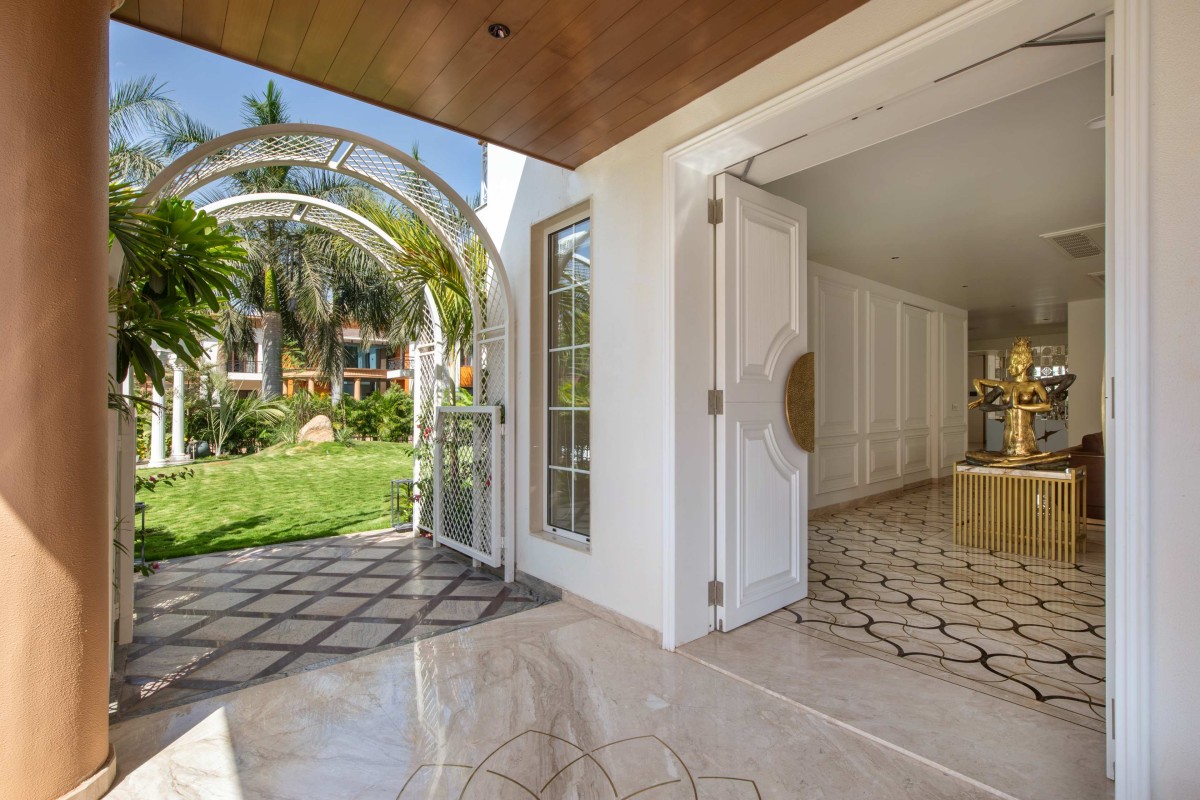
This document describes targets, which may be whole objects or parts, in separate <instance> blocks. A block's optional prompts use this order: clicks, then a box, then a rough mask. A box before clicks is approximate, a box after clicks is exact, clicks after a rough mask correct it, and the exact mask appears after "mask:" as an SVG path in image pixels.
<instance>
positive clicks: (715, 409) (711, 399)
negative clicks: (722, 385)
mask: <svg viewBox="0 0 1200 800" xmlns="http://www.w3.org/2000/svg"><path fill="white" fill-rule="evenodd" d="M708 413H709V416H713V417H715V416H717V415H718V414H724V413H725V392H724V391H722V390H721V389H709V390H708Z"/></svg>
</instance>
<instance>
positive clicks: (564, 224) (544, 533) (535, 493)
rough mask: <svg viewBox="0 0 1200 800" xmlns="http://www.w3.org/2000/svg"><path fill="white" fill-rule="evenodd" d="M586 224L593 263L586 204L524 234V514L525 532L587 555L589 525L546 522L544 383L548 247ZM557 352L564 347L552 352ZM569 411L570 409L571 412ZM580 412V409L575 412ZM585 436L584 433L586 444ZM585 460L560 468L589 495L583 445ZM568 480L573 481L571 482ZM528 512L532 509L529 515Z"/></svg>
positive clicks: (591, 282)
mask: <svg viewBox="0 0 1200 800" xmlns="http://www.w3.org/2000/svg"><path fill="white" fill-rule="evenodd" d="M585 220H586V221H587V222H588V233H589V242H588V246H589V252H590V259H591V262H592V263H593V264H594V263H595V254H596V245H595V219H594V217H593V215H592V208H591V203H590V202H587V201H585V202H583V203H580V204H579V205H576V206H573V207H571V208H569V209H567V210H566V211H563V212H561V213H559V214H556V215H555V216H553V217H549V218H547V219H545V220H542V221H541V222H539V223H537V224H535V225H534V226H532V229H531V236H530V254H531V256H532V257H531V258H530V267H531V280H530V290H531V291H530V301H531V302H530V310H531V312H532V313H531V315H530V317H531V320H535V322H534V323H533V324H532V325H531V326H530V328H531V335H530V351H531V352H530V367H531V373H532V374H531V385H530V419H531V420H537V422H536V423H534V424H533V425H531V427H530V460H529V474H530V484H531V485H530V515H529V529H530V533H531V534H533V535H534V536H538V537H540V538H544V539H548V540H550V541H554V542H556V543H558V544H562V545H566V546H568V547H571V548H573V549H576V550H581V551H583V552H590V551H591V541H592V529H591V526H590V525H589V531H588V533H587V534H581V533H577V532H575V531H572V530H569V529H565V528H559V527H557V526H554V525H551V524H550V503H549V492H550V473H551V465H550V448H549V441H550V439H549V435H550V414H551V410H552V408H551V405H550V397H549V392H548V390H547V389H548V385H549V380H550V359H551V347H550V340H549V336H550V297H551V292H550V288H549V284H550V267H551V260H550V243H551V238H552V237H553V236H554V235H555V234H556V233H559V232H561V231H562V230H564V229H566V228H569V227H571V226H572V225H575V224H577V223H579V222H583V221H585ZM587 286H589V288H590V289H591V294H592V296H593V297H594V291H595V288H594V287H595V275H594V273H592V272H591V271H590V270H589V274H588V281H587ZM594 334H595V328H594V326H593V325H591V324H589V326H588V338H587V345H586V347H587V352H588V354H589V359H588V361H589V364H588V374H589V381H590V377H591V374H592V372H593V371H594V368H595V360H594V354H593V351H594V348H595V338H594ZM555 349H556V350H563V349H567V348H555ZM570 349H571V350H577V349H579V346H578V345H576V344H574V343H572V345H571V346H570ZM590 402H591V401H590V398H589V405H588V406H587V407H586V410H587V413H588V417H589V419H588V428H589V432H590V430H591V427H592V419H591V417H592V406H591V405H590ZM574 408H575V407H574V406H573V407H572V409H574ZM580 410H582V409H580ZM590 440H591V436H590V433H589V441H590ZM589 451H590V452H589V459H588V469H587V470H578V469H576V468H575V467H574V466H573V465H572V466H571V467H570V468H568V469H564V470H563V471H568V472H569V474H570V475H572V476H575V475H577V474H580V473H583V474H586V475H587V476H588V477H587V481H588V488H589V496H590V494H591V483H592V481H591V476H592V473H593V469H592V467H591V464H592V461H593V459H594V457H595V448H594V447H592V446H591V445H590V444H589ZM572 480H574V478H572ZM534 509H538V510H537V511H534Z"/></svg>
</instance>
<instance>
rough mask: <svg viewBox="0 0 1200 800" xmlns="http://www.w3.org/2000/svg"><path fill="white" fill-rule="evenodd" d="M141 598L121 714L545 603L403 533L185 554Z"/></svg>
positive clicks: (125, 658)
mask: <svg viewBox="0 0 1200 800" xmlns="http://www.w3.org/2000/svg"><path fill="white" fill-rule="evenodd" d="M134 594H135V599H134V613H135V620H134V628H133V644H132V645H129V646H128V647H126V648H123V651H122V653H121V656H120V657H119V659H118V662H119V664H123V668H122V669H121V670H119V678H118V683H117V685H116V687H115V689H116V692H115V693H116V697H115V698H114V703H115V708H114V710H115V712H116V714H117V715H118V716H124V715H126V714H130V713H135V712H143V711H147V710H151V709H155V708H162V707H164V706H167V705H175V704H177V703H180V702H185V701H188V700H192V699H195V697H196V696H197V695H200V694H207V693H211V692H217V691H223V690H229V689H232V688H236V687H237V686H239V685H241V684H243V683H245V682H247V681H252V680H259V679H261V678H266V677H270V676H272V675H275V676H278V675H282V674H286V673H288V672H294V671H296V670H300V669H303V668H305V667H308V666H311V665H313V664H320V663H322V662H327V661H330V660H336V659H339V658H347V657H350V656H353V655H355V654H358V653H362V652H364V651H367V650H372V649H374V648H377V647H386V646H389V645H394V644H399V643H401V642H407V641H411V640H413V639H419V638H424V637H426V636H433V635H436V634H438V633H442V632H444V631H447V630H452V629H454V628H460V627H462V626H464V625H470V624H473V623H475V622H480V621H483V620H486V619H492V618H495V617H501V616H505V615H507V614H512V613H514V612H517V611H522V610H524V609H528V608H533V607H534V606H536V605H540V604H541V603H542V602H543V601H542V599H541V598H539V597H537V596H535V595H534V594H533V593H532V592H530V591H529V590H527V589H525V588H524V587H521V586H514V585H512V584H506V583H504V582H502V581H500V580H499V579H497V578H495V577H493V576H491V575H489V574H487V573H484V572H480V571H478V570H474V569H472V568H471V567H469V566H467V565H465V564H463V563H461V562H460V561H458V560H456V559H455V558H453V557H451V556H450V555H449V552H448V551H446V550H445V549H444V548H436V547H434V546H433V544H432V542H430V541H428V540H427V539H422V538H420V537H415V536H413V535H412V534H410V533H396V532H393V531H382V532H372V533H355V534H349V535H347V536H337V537H332V538H327V539H317V540H312V541H307V542H295V543H290V544H281V545H271V546H268V547H258V548H253V549H249V550H237V551H232V552H229V553H219V554H215V555H213V554H210V555H204V556H193V557H191V558H180V559H174V560H172V561H167V562H163V563H162V565H161V567H160V569H159V571H158V572H157V573H156V574H154V575H152V576H150V577H147V578H140V579H138V581H137V584H136V587H135V591H134Z"/></svg>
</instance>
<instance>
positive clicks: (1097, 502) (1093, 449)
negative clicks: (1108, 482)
mask: <svg viewBox="0 0 1200 800" xmlns="http://www.w3.org/2000/svg"><path fill="white" fill-rule="evenodd" d="M1062 452H1064V453H1068V454H1069V455H1070V456H1071V466H1072V467H1087V515H1088V518H1090V519H1104V436H1103V434H1099V433H1089V434H1088V435H1087V436H1084V437H1083V444H1078V445H1076V446H1075V447H1068V448H1067V449H1066V450H1063V451H1062Z"/></svg>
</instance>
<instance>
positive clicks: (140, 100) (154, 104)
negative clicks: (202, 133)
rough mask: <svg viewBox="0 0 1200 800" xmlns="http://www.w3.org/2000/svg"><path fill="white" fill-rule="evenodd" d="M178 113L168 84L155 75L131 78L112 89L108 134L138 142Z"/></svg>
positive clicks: (109, 102)
mask: <svg viewBox="0 0 1200 800" xmlns="http://www.w3.org/2000/svg"><path fill="white" fill-rule="evenodd" d="M178 114H179V106H178V104H177V103H176V102H175V101H174V100H173V99H172V98H170V97H169V96H168V95H167V85H166V83H163V82H160V81H159V80H158V79H157V78H156V77H155V76H153V75H142V76H140V77H136V78H130V79H129V80H126V81H122V82H120V83H118V84H117V85H116V86H113V87H112V88H111V89H110V90H109V94H108V135H109V138H110V139H111V140H112V141H127V142H128V141H135V140H137V139H139V138H140V137H141V136H142V135H143V134H144V133H145V132H146V131H149V130H152V129H154V128H155V126H156V125H159V124H162V123H164V122H166V121H168V120H170V119H171V118H173V117H175V116H177V115H178Z"/></svg>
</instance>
